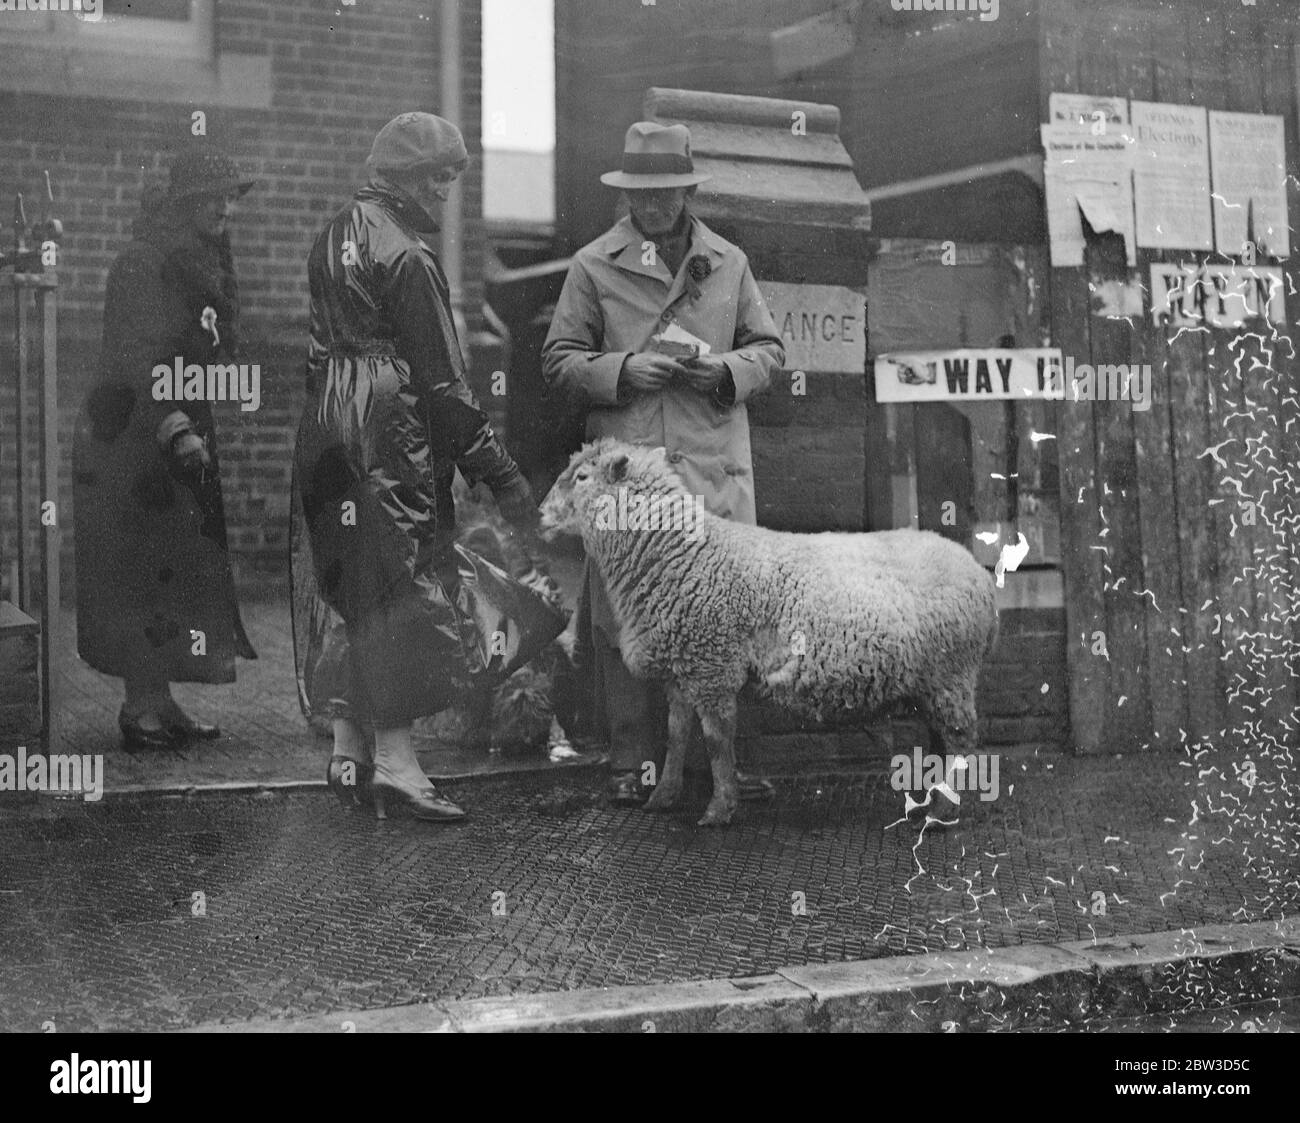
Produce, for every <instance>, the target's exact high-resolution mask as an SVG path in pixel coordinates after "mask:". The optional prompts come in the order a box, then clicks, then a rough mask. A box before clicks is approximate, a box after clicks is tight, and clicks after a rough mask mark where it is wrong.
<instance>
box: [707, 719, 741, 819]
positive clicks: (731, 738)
mask: <svg viewBox="0 0 1300 1123" xmlns="http://www.w3.org/2000/svg"><path fill="white" fill-rule="evenodd" d="M700 724H701V725H702V726H703V728H704V744H705V746H706V747H707V748H708V750H709V764H710V765H712V767H713V798H712V799H711V800H709V806H708V807H707V808H706V809H705V812H704V818H703V819H701V820H700V822H699V825H700V826H702V827H725V826H726V825H727V824H728V823H730V822H731V817H732V815H734V814H735V812H736V804H737V803H738V802H739V792H738V789H737V787H736V699H735V698H732V699H730V700H729V701H728V702H726V703H725V704H723V705H722V706H719V707H717V708H716V709H701V711H700Z"/></svg>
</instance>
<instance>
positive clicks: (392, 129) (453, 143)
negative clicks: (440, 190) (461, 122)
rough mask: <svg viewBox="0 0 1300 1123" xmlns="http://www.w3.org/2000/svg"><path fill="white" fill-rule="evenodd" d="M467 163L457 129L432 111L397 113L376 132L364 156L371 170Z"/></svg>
mask: <svg viewBox="0 0 1300 1123" xmlns="http://www.w3.org/2000/svg"><path fill="white" fill-rule="evenodd" d="M468 163H469V152H468V150H467V149H466V148H465V138H464V137H463V136H461V132H460V129H458V128H456V126H455V125H453V124H452V123H451V122H450V121H448V120H447V119H446V118H444V117H438V116H435V115H434V114H432V113H399V114H398V115H397V116H396V117H394V118H393V119H392V120H391V121H389V122H388V124H386V125H385V126H384V127H383V128H382V129H380V130H379V132H378V133H377V134H376V135H375V142H374V144H373V145H371V147H370V155H369V156H368V157H367V158H366V167H368V168H370V169H371V171H388V172H406V171H411V170H412V169H413V168H421V167H428V168H430V169H431V170H433V171H438V170H440V169H443V168H448V169H449V168H456V169H457V170H459V169H461V168H463V167H465V165H466V164H468Z"/></svg>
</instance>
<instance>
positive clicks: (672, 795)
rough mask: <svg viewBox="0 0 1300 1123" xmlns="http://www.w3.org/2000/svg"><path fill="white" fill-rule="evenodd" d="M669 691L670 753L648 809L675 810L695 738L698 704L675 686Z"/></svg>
mask: <svg viewBox="0 0 1300 1123" xmlns="http://www.w3.org/2000/svg"><path fill="white" fill-rule="evenodd" d="M667 694H668V752H667V754H666V756H665V758H664V773H663V775H662V776H660V777H659V783H658V784H656V785H655V790H654V791H653V792H651V793H650V798H649V799H648V800H646V804H645V806H646V810H648V811H671V810H672V809H673V808H674V807H675V806H677V801H678V799H680V798H681V794H682V769H683V768H684V767H685V766H686V749H687V746H688V745H689V744H690V741H691V727H692V725H694V723H695V707H694V706H692V705H691V703H690V700H689V699H688V698H687V697H686V695H685V694H683V693H682V692H681V691H680V690H678V689H677V687H675V686H671V685H670V686H669V687H668V688H667Z"/></svg>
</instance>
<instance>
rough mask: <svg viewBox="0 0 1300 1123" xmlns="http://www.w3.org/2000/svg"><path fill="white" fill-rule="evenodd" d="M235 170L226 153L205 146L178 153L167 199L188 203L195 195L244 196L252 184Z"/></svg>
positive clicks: (168, 183) (237, 168)
mask: <svg viewBox="0 0 1300 1123" xmlns="http://www.w3.org/2000/svg"><path fill="white" fill-rule="evenodd" d="M256 182H257V181H256V180H255V179H250V178H249V177H248V176H246V175H244V174H243V173H241V172H240V170H239V165H238V164H236V163H235V161H234V159H233V158H232V157H231V156H230V155H229V153H227V152H224V151H222V150H221V149H220V148H213V147H211V146H208V145H203V146H196V147H194V148H190V149H187V150H185V151H184V152H182V153H181V154H180V155H179V156H177V157H176V159H175V160H173V161H172V166H171V170H170V172H169V174H168V180H167V195H168V196H169V197H170V198H172V199H188V198H191V197H192V196H195V195H245V194H247V193H248V191H249V190H250V189H251V188H252V187H253V186H254V184H256Z"/></svg>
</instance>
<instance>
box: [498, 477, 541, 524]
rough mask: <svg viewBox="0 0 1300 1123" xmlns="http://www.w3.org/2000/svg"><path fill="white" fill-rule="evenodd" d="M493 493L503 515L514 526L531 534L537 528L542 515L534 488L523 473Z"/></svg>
mask: <svg viewBox="0 0 1300 1123" xmlns="http://www.w3.org/2000/svg"><path fill="white" fill-rule="evenodd" d="M492 495H493V498H495V499H496V501H497V510H498V511H500V512H501V517H502V518H503V519H505V520H506V522H508V523H509V524H510V525H511V526H512V527H514V528H515V529H516V530H522V531H524V532H525V533H529V534H531V533H533V532H534V531H535V530H536V529H537V522H538V519H539V517H540V516H539V514H538V511H537V500H536V499H534V498H533V489H532V488H531V487H529V486H528V481H527V480H526V479H525V478H524V476H523V475H522V473H521V474H520V475H518V476H516V477H515V479H514V481H513V482H512V483H509V484H506V486H505V487H503V488H501V490H500V491H493V493H492Z"/></svg>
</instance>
